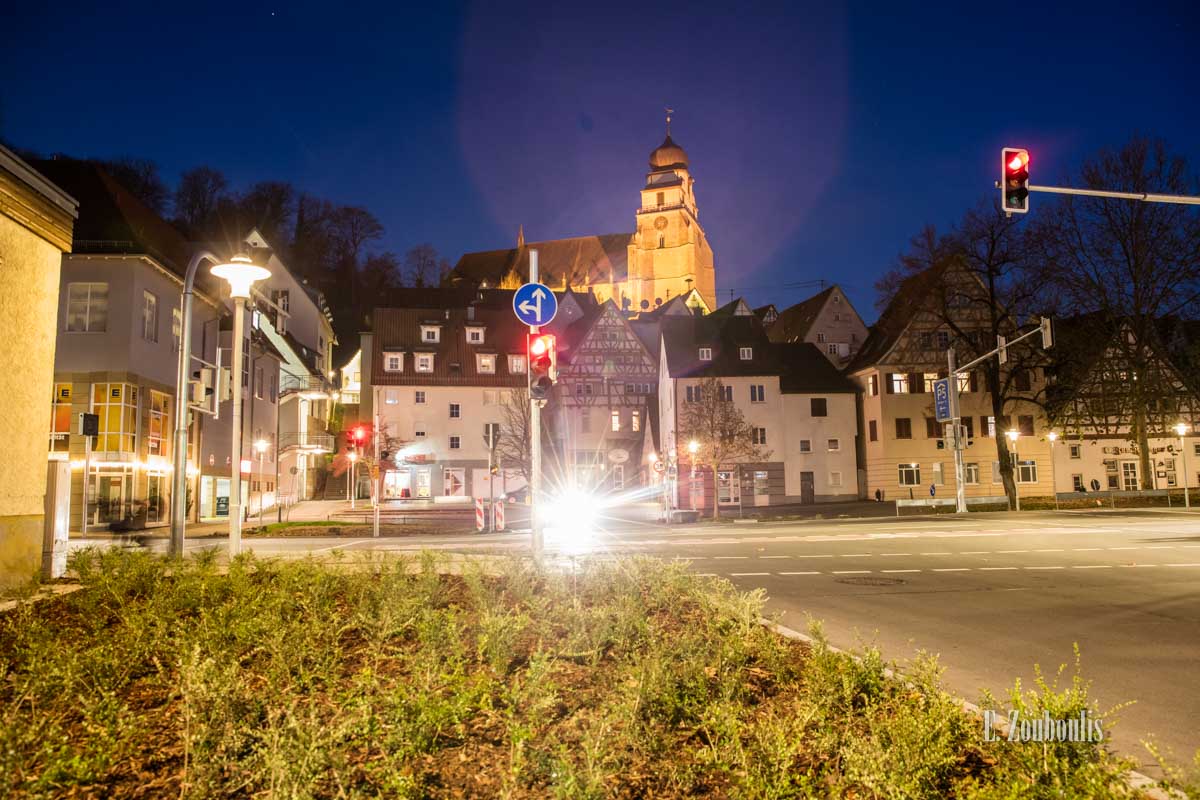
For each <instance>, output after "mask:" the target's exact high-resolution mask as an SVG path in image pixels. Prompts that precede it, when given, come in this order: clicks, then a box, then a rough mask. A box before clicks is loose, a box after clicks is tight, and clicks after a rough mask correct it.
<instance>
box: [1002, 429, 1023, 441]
mask: <svg viewBox="0 0 1200 800" xmlns="http://www.w3.org/2000/svg"><path fill="white" fill-rule="evenodd" d="M1020 435H1021V432H1020V431H1008V432H1007V433H1006V434H1005V436H1007V437H1008V440H1009V441H1010V442H1015V441H1016V440H1017V437H1018V436H1020Z"/></svg>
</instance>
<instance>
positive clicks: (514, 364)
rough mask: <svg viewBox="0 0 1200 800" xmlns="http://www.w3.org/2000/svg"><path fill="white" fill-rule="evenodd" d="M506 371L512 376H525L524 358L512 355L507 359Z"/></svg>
mask: <svg viewBox="0 0 1200 800" xmlns="http://www.w3.org/2000/svg"><path fill="white" fill-rule="evenodd" d="M508 371H509V373H511V374H513V375H524V374H525V356H518V355H512V356H509V357H508Z"/></svg>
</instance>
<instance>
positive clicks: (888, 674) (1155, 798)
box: [758, 617, 1187, 800]
mask: <svg viewBox="0 0 1200 800" xmlns="http://www.w3.org/2000/svg"><path fill="white" fill-rule="evenodd" d="M758 624H759V625H762V626H763V627H765V628H766V629H767V630H770V631H772V632H774V633H777V634H779V635H780V636H782V637H784V638H785V639H792V640H793V641H797V642H804V643H805V644H808V645H815V644H816V643H817V640H816V639H814V638H813V637H811V636H809V635H808V634H806V633H801V632H800V631H798V630H795V629H794V628H789V627H787V626H786V625H780V624H779V623H778V622H772V621H771V620H769V619H767V618H766V617H759V618H758ZM825 646H826V647H827V648H828V649H829V650H830V651H831V652H834V653H839V654H841V655H844V656H849V657H850V658H853V659H854V660H855V661H861V658H860V657H859V656H857V655H855V654H854V653H851V652H849V651H848V650H843V649H842V648H840V647H834V646H833V645H831V644H829V643H826V644H825ZM883 676H884V677H885V678H887V679H888V680H904V676H903V675H900V674H899V673H897V672H896V671H895V670H893V669H892V668H890V667H884V670H883ZM951 696H952V697H953V695H951ZM954 701H955V702H956V703H958V707H959V708H961V709H962V710H963V711H965V712H966V713H968V714H970V715H971V716H973V717H976V718H978V719H980V720H982V719H983V709H982V708H980V707H979V706H977V705H976V704H975V703H972V702H970V701H968V700H963V699H961V698H958V697H954ZM995 727H996V732H997V733H1006V732H1007V731H1008V727H1009V719H1008V717H1005V716H1002V715H999V714H998V715H997V716H996V725H995ZM1157 783H1158V782H1157V781H1155V780H1154V779H1153V778H1151V777H1150V776H1149V775H1144V774H1142V773H1141V772H1138V771H1137V770H1132V769H1131V770H1129V771H1128V772H1126V773H1125V785H1126V786H1128V787H1129V788H1130V789H1133V790H1134V791H1136V792H1141V793H1142V796H1144V797H1147V798H1150V800H1187V796H1186V795H1184V794H1183V793H1182V792H1179V791H1177V790H1169V791H1168V790H1165V789H1160V788H1159V787H1158V786H1157Z"/></svg>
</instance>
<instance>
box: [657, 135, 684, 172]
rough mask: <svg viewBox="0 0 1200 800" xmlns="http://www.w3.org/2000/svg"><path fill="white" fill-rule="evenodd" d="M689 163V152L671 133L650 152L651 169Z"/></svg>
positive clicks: (681, 165)
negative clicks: (676, 141) (674, 139)
mask: <svg viewBox="0 0 1200 800" xmlns="http://www.w3.org/2000/svg"><path fill="white" fill-rule="evenodd" d="M687 165H688V157H687V153H686V152H684V149H683V148H682V147H680V146H679V145H677V144H675V142H674V141H673V140H672V139H671V134H669V133H668V134H667V138H666V139H665V140H663V143H662V144H660V145H659V146H658V147H656V148H654V150H653V151H652V152H651V153H650V168H651V169H670V168H672V167H684V168H686V167H687Z"/></svg>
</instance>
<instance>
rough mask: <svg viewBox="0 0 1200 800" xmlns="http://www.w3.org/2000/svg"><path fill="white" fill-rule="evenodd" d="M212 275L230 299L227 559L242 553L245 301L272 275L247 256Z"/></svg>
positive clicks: (214, 268)
mask: <svg viewBox="0 0 1200 800" xmlns="http://www.w3.org/2000/svg"><path fill="white" fill-rule="evenodd" d="M211 271H212V274H213V275H216V276H217V277H218V278H224V279H225V281H226V282H227V283H228V284H229V294H230V296H232V297H233V341H232V343H231V345H230V349H231V350H232V351H233V359H232V363H231V364H230V371H231V372H232V373H233V375H232V377H233V413H232V414H231V415H230V424H231V426H232V433H231V435H230V439H231V445H230V456H231V458H230V462H229V463H230V465H231V466H232V467H233V469H232V473H233V474H232V476H231V478H230V481H229V555H231V556H235V555H237V554H238V553H240V552H241V551H242V470H241V464H242V339H243V338H244V337H245V326H246V321H245V316H246V301H247V300H248V299H249V298H250V287H252V286H253V285H254V282H255V281H261V280H265V279H266V278H269V277H271V272H270V271H269V270H267V269H266V268H264V267H260V266H258V265H257V264H255V263H253V262H252V261H251V260H250V259H249V258H248V257H246V256H234V257H233V258H231V259H230V260H229V263H228V264H217V265H216V266H215V267H213V268H212V270H211Z"/></svg>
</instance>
